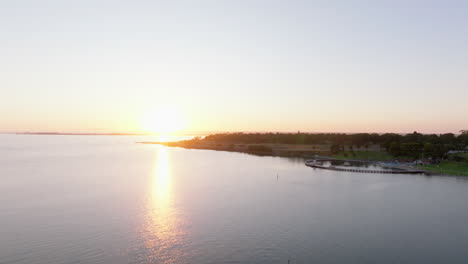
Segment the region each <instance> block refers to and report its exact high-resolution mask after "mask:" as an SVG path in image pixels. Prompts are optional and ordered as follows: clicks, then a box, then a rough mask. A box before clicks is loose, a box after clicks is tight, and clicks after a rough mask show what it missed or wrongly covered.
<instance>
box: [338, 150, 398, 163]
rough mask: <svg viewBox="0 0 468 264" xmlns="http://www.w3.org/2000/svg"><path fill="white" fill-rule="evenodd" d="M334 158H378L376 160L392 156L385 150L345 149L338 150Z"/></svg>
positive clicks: (385, 159) (383, 159)
mask: <svg viewBox="0 0 468 264" xmlns="http://www.w3.org/2000/svg"><path fill="white" fill-rule="evenodd" d="M333 157H334V158H336V159H351V160H378V161H388V160H393V159H394V158H393V156H392V155H390V154H388V153H387V152H381V151H354V152H350V151H345V152H340V153H338V154H336V155H333Z"/></svg>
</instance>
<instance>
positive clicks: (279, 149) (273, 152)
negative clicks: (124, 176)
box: [136, 141, 467, 179]
mask: <svg viewBox="0 0 468 264" xmlns="http://www.w3.org/2000/svg"><path fill="white" fill-rule="evenodd" d="M136 143H138V144H149V145H162V146H166V147H179V148H185V149H200V150H215V151H227V152H237V153H245V154H251V155H257V156H271V157H286V158H287V157H289V158H303V159H330V160H337V161H348V162H362V163H378V162H388V161H386V160H356V159H342V158H335V157H332V156H331V153H330V151H328V150H326V147H328V146H324V145H309V146H308V148H304V146H302V145H299V146H298V145H293V144H221V143H205V142H203V143H202V142H197V143H194V142H189V143H187V141H176V142H152V141H144V142H136ZM251 146H267V147H269V149H268V150H267V151H262V150H255V148H254V149H252V148H250V149H249V147H251ZM304 163H305V165H306V166H308V165H307V164H306V163H307V160H304ZM404 166H405V167H409V168H408V170H410V171H418V174H424V175H426V176H444V177H456V178H461V179H466V178H467V177H466V176H463V175H450V174H442V173H440V172H437V171H431V170H427V169H425V168H424V169H421V168H416V167H414V168H412V167H413V166H407V165H404ZM309 167H310V166H309ZM403 174H415V173H413V172H412V173H403Z"/></svg>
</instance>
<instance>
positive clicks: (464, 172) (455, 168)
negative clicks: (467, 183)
mask: <svg viewBox="0 0 468 264" xmlns="http://www.w3.org/2000/svg"><path fill="white" fill-rule="evenodd" d="M418 168H421V169H424V170H426V171H430V172H435V173H440V174H446V175H457V176H468V163H467V162H456V161H448V160H447V161H446V160H444V161H441V162H440V163H438V164H426V165H420V166H418Z"/></svg>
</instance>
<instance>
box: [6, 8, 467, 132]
mask: <svg viewBox="0 0 468 264" xmlns="http://www.w3.org/2000/svg"><path fill="white" fill-rule="evenodd" d="M467 14H468V1H442V0H441V1H428V0H425V1H395V0H392V1H362V0H361V1H350V0H343V1H273V0H268V1H267V0H266V1H252V0H248V1H247V0H245V1H242V0H237V1H235V0H232V1H222V0H217V1H215V0H213V1H202V0H200V1H175V0H174V1H172V0H171V1H150V0H147V1H143V0H132V1H116V0H111V1H99V0H92V1H88V0H80V1H71V0H69V1H67V0H58V1H47V0H42V1H37V0H30V1H21V0H14V1H13V0H0V92H1V93H0V95H1V97H0V98H1V101H0V131H63V132H70V131H76V132H111V131H115V132H139V131H142V129H143V127H142V118H143V116H145V114H147V113H148V112H151V111H153V110H151V109H155V108H156V109H158V108H159V107H160V105H166V106H169V107H171V108H177V109H179V110H178V111H179V114H180V115H182V116H184V119H185V121H186V126H185V130H186V131H232V130H235V131H297V130H300V131H304V132H305V131H313V132H321V131H341V132H361V131H362V132H386V131H391V132H412V131H414V130H417V131H420V132H436V133H439V132H458V131H459V130H460V129H468V15H467Z"/></svg>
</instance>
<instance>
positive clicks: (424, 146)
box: [197, 130, 468, 158]
mask: <svg viewBox="0 0 468 264" xmlns="http://www.w3.org/2000/svg"><path fill="white" fill-rule="evenodd" d="M197 140H200V139H197ZM203 140H206V141H212V142H218V143H226V144H234V143H235V144H267V143H270V144H330V146H331V147H330V151H331V152H335V153H336V152H339V151H344V150H345V147H344V146H348V147H349V146H351V149H352V146H355V147H357V148H362V147H364V148H367V147H369V145H374V144H377V145H380V146H381V147H382V148H385V149H386V150H387V152H389V153H390V154H392V155H393V156H396V157H411V158H421V157H426V158H428V157H433V158H442V157H443V156H444V155H445V154H446V153H447V151H449V150H464V149H465V148H466V147H467V146H468V130H462V131H460V134H458V135H455V134H453V133H445V134H422V133H418V132H416V131H415V132H413V133H409V134H396V133H384V134H377V133H355V134H345V133H301V132H297V133H240V132H239V133H219V134H213V135H209V136H206V137H205V138H204V139H203Z"/></svg>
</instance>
